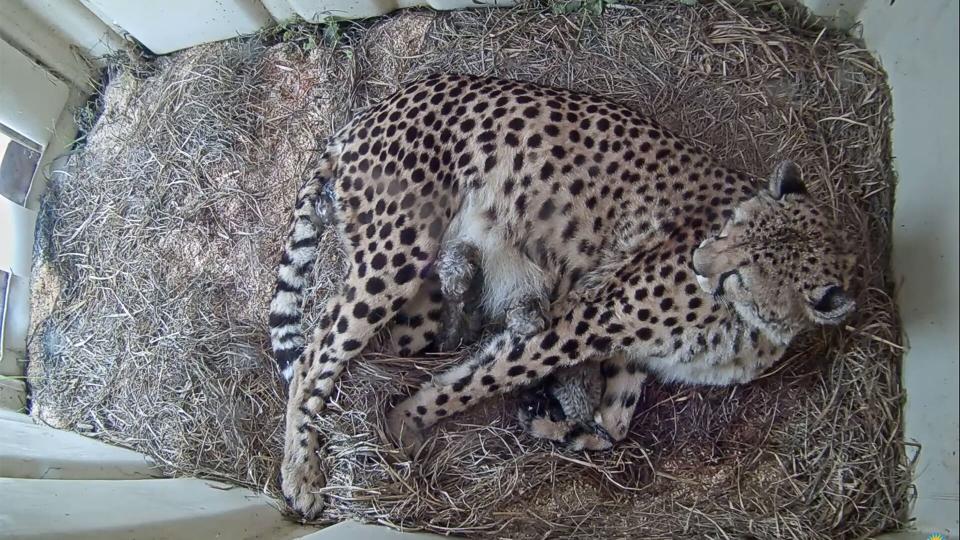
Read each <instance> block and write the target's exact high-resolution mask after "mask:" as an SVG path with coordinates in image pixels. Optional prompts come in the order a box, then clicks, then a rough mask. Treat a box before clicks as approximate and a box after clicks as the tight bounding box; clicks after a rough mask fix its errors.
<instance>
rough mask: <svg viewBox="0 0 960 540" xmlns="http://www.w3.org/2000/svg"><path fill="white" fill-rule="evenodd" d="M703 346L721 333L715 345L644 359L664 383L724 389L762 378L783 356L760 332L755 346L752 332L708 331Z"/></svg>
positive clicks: (743, 330)
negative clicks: (700, 385)
mask: <svg viewBox="0 0 960 540" xmlns="http://www.w3.org/2000/svg"><path fill="white" fill-rule="evenodd" d="M705 332H706V333H705V334H704V335H703V337H704V340H703V341H702V343H707V342H711V341H712V339H713V338H714V337H715V336H716V333H720V335H721V336H722V338H721V339H720V340H719V343H717V344H716V345H709V346H696V345H692V346H690V347H685V348H681V349H680V350H678V351H675V352H671V353H668V354H664V355H655V356H646V357H641V360H642V361H643V363H644V364H645V365H646V367H647V369H648V370H649V371H650V372H652V373H653V374H655V375H656V376H657V377H658V378H659V379H661V380H662V381H664V382H681V383H686V384H704V385H711V386H725V385H730V384H743V383H747V382H750V381H752V380H754V379H756V378H757V377H759V376H760V375H762V374H763V373H764V372H765V371H766V370H767V368H769V367H770V366H771V365H773V364H774V363H775V362H776V361H777V360H778V359H779V358H780V356H781V355H782V354H783V349H782V348H781V347H778V346H776V345H775V344H774V343H773V342H772V341H770V340H769V339H768V338H767V337H765V336H763V335H762V334H760V333H757V340H756V342H755V344H754V342H752V340H751V339H750V337H749V335H750V333H751V332H750V329H749V328H745V327H741V328H737V327H736V326H734V328H733V329H730V330H726V331H724V330H721V329H714V332H709V331H708V330H705Z"/></svg>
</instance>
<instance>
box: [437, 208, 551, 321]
mask: <svg viewBox="0 0 960 540" xmlns="http://www.w3.org/2000/svg"><path fill="white" fill-rule="evenodd" d="M494 197H495V195H492V194H490V192H488V191H475V192H473V193H471V194H469V195H467V197H466V198H465V200H464V203H463V206H462V207H461V208H460V211H459V212H458V213H457V215H456V216H455V217H454V219H453V221H452V222H451V223H450V226H449V228H448V229H447V232H446V234H445V235H444V239H443V242H444V244H447V243H449V242H455V241H461V242H469V243H471V244H473V245H475V246H477V248H478V249H479V250H480V258H481V261H480V268H481V271H482V272H483V293H482V296H481V306H482V309H483V311H484V315H485V316H486V317H487V318H489V319H492V320H501V319H502V318H503V315H504V312H505V311H506V310H507V308H508V307H509V306H510V305H511V304H513V303H515V302H517V301H519V300H521V299H523V298H525V297H528V296H532V295H540V294H543V291H545V290H549V288H548V284H549V283H550V274H549V273H548V272H547V271H546V270H544V269H543V268H541V267H540V266H539V265H537V264H536V263H534V262H533V261H532V260H530V258H529V257H527V256H526V255H524V254H523V252H522V251H521V250H520V249H518V248H517V247H516V246H515V244H514V243H513V242H511V241H510V239H509V235H508V234H507V228H506V225H505V224H503V223H495V222H494V223H492V222H491V220H490V219H489V218H487V217H485V216H484V215H483V209H485V208H490V207H491V206H493V205H495V204H496V202H495V201H494V200H493V199H494Z"/></svg>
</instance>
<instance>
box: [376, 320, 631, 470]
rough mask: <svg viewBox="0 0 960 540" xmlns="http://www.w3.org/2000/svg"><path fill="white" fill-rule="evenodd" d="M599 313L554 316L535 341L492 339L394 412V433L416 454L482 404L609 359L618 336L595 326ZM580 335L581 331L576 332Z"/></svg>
mask: <svg viewBox="0 0 960 540" xmlns="http://www.w3.org/2000/svg"><path fill="white" fill-rule="evenodd" d="M587 310H589V313H593V314H595V313H596V311H597V309H596V307H595V306H591V305H590V304H587V303H580V304H577V305H574V306H570V305H565V306H561V307H560V308H558V309H555V310H554V314H555V316H554V317H553V319H552V321H551V324H550V327H549V328H547V329H545V330H543V331H541V332H539V333H537V334H535V335H533V336H530V337H523V336H520V335H518V334H516V333H514V332H511V331H510V330H509V329H508V330H506V331H504V332H502V333H501V334H499V335H498V336H497V337H495V338H493V339H491V340H490V341H489V342H488V343H487V344H486V345H485V346H484V347H483V348H481V349H480V350H479V351H477V352H476V353H474V354H473V355H472V356H471V357H470V358H469V359H468V360H467V361H466V362H464V363H463V364H461V365H459V366H457V367H456V368H453V369H452V370H450V371H447V372H446V373H443V374H442V375H439V376H437V377H435V378H434V379H433V380H432V381H431V382H429V383H427V384H425V385H423V386H422V387H421V388H420V390H418V391H417V392H416V393H415V394H414V395H413V396H411V397H409V398H407V399H406V400H404V401H403V402H402V403H400V404H399V405H398V406H397V407H396V408H394V409H393V410H392V411H391V412H390V414H389V417H388V423H389V426H388V427H389V430H390V432H391V433H392V434H393V436H394V437H395V438H396V439H397V441H398V442H399V443H400V444H401V446H402V447H403V448H404V450H406V451H408V452H412V451H414V450H416V448H417V447H418V446H419V444H420V442H421V433H422V431H423V430H425V429H427V428H429V427H431V426H432V425H434V424H435V423H436V422H437V421H438V420H441V419H443V418H446V417H448V416H451V415H454V414H456V413H458V412H460V411H463V410H465V409H467V408H468V407H471V406H472V405H473V404H474V403H476V402H478V401H480V400H481V399H484V398H487V397H492V396H496V395H499V394H503V393H505V392H508V391H511V390H514V389H517V388H520V387H524V386H529V385H531V384H533V383H535V382H537V381H538V380H540V379H542V378H543V377H545V376H546V375H548V374H550V373H552V372H553V371H555V370H556V369H558V368H560V367H564V366H572V365H576V364H579V363H582V362H585V361H588V360H590V359H592V358H595V357H597V356H606V355H607V354H609V352H610V351H611V349H612V347H613V346H614V345H615V339H618V337H619V336H616V335H608V334H606V333H605V332H604V329H603V328H602V327H599V326H597V325H596V323H595V322H593V321H591V319H592V318H593V316H592V315H591V316H589V317H588V316H585V312H587ZM574 329H576V331H574Z"/></svg>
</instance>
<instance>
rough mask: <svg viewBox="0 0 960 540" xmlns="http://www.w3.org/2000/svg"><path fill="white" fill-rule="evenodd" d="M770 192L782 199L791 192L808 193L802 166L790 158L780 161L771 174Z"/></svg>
mask: <svg viewBox="0 0 960 540" xmlns="http://www.w3.org/2000/svg"><path fill="white" fill-rule="evenodd" d="M770 193H772V194H773V196H774V197H776V198H778V199H782V198H783V196H784V195H789V194H790V193H796V194H799V195H803V194H806V193H807V187H806V186H805V185H803V174H802V173H801V172H800V167H797V164H796V163H794V162H792V161H789V160H787V161H781V162H780V163H778V164H777V167H776V168H775V169H773V174H772V175H770Z"/></svg>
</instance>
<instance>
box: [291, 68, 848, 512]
mask: <svg viewBox="0 0 960 540" xmlns="http://www.w3.org/2000/svg"><path fill="white" fill-rule="evenodd" d="M325 155H326V156H329V165H328V166H327V167H326V168H323V167H320V168H318V169H317V170H312V171H311V172H310V173H309V174H308V175H307V178H308V179H309V181H308V182H307V184H308V185H307V186H306V187H305V188H304V189H305V190H307V191H305V192H302V193H304V194H305V195H304V197H303V198H302V199H301V203H302V202H303V200H308V199H309V197H310V196H311V195H310V194H311V193H313V191H311V190H316V189H318V186H319V185H321V182H328V183H329V186H330V188H331V193H332V196H331V201H332V203H331V204H332V205H333V208H334V211H333V216H334V217H335V222H336V224H337V225H336V226H337V227H338V231H339V234H340V236H341V237H342V240H343V242H344V246H345V249H346V251H347V253H348V258H349V262H350V268H349V271H348V274H347V276H346V278H345V281H344V284H343V287H342V290H340V291H339V293H338V294H336V295H334V296H333V297H332V298H331V299H330V300H329V301H328V303H327V304H326V306H325V308H324V313H323V316H322V318H321V322H320V324H319V326H318V328H317V329H316V330H315V332H314V334H313V336H312V339H311V340H310V342H309V344H307V345H306V347H305V348H304V350H303V352H302V354H301V355H300V356H299V357H298V359H297V360H296V361H295V362H294V363H293V364H292V365H291V366H292V369H291V370H289V373H290V375H291V376H292V378H291V380H290V387H289V391H290V396H289V401H288V408H287V416H286V421H287V425H286V439H285V449H284V462H283V466H282V471H281V472H282V475H283V491H284V494H285V495H286V496H287V498H288V500H289V502H290V504H291V505H292V507H293V508H294V509H295V510H296V511H298V512H300V513H301V514H303V515H305V516H308V517H311V516H315V515H316V514H317V513H318V512H319V511H320V510H321V509H322V505H323V501H322V495H321V494H320V489H321V488H322V487H323V481H324V480H323V471H322V468H321V465H320V461H319V459H318V456H319V454H318V452H320V451H321V449H322V447H323V444H324V443H323V440H322V439H323V434H322V433H318V432H316V431H315V430H314V428H313V427H311V424H310V419H311V418H312V417H313V416H314V415H315V414H317V413H319V412H320V410H321V409H322V408H323V405H324V401H325V400H326V399H327V398H328V397H329V396H330V394H331V392H332V390H333V387H334V382H335V381H336V379H337V377H338V376H339V374H340V373H341V371H342V370H343V368H344V366H345V364H346V362H348V361H349V360H350V359H352V358H353V357H355V356H357V355H358V354H360V353H361V352H362V351H363V350H364V349H365V348H366V347H367V345H368V343H369V342H370V340H371V338H373V337H374V336H375V335H376V334H377V333H378V332H380V330H381V329H383V328H385V327H387V326H391V327H392V328H391V332H390V333H391V334H395V333H400V334H404V335H405V336H406V338H407V344H406V346H403V349H404V350H405V351H410V350H412V346H413V345H412V344H413V342H414V341H416V345H417V346H425V345H426V344H429V343H432V342H434V341H436V339H437V336H438V332H439V331H440V328H441V326H442V324H441V319H442V318H443V313H444V307H443V306H442V305H441V300H442V294H441V290H442V288H443V283H442V282H443V280H444V278H443V277H442V276H438V274H437V267H438V259H442V258H443V255H442V254H443V253H446V252H447V250H448V248H449V249H450V250H453V246H456V245H469V246H473V247H475V248H476V253H474V254H472V255H470V256H468V257H466V258H465V259H463V260H471V259H475V260H477V261H479V262H478V263H477V264H478V268H479V272H477V273H472V274H471V273H470V272H459V271H458V272H450V273H449V274H448V275H450V276H461V277H462V276H468V275H469V276H471V280H472V279H474V277H475V276H480V277H479V278H476V279H477V280H478V285H477V286H478V287H479V289H480V293H479V299H477V300H476V305H477V308H476V309H477V310H479V312H481V313H482V314H483V316H484V317H485V318H489V319H498V320H502V321H505V322H506V323H507V324H506V325H505V328H504V329H503V330H502V332H500V333H499V334H496V335H494V336H493V337H492V338H491V339H489V340H488V341H487V342H486V343H485V344H484V345H483V346H482V347H480V348H479V349H478V350H477V351H476V352H475V353H474V354H472V355H471V356H470V357H469V358H467V360H466V361H465V362H464V363H463V364H461V365H459V366H457V367H455V368H453V369H451V370H449V371H447V372H446V373H440V374H437V375H436V376H434V377H433V378H432V379H431V380H430V381H429V382H427V383H425V384H424V385H423V386H422V387H421V388H420V389H419V390H418V391H417V392H416V393H414V394H413V395H411V396H410V397H408V398H407V399H405V400H404V401H402V402H401V403H400V404H399V405H397V406H396V407H395V408H394V409H393V410H391V411H390V413H389V415H388V428H389V431H390V433H392V434H393V436H394V437H395V438H396V439H397V440H398V441H399V443H400V444H401V446H402V447H403V448H405V449H407V450H412V449H415V448H416V447H417V444H418V442H419V441H420V439H421V437H422V434H423V433H424V431H425V430H426V429H427V428H429V427H430V426H432V425H433V424H435V423H436V422H437V421H439V420H442V419H444V418H448V417H450V416H452V415H454V414H456V413H458V412H460V411H462V410H464V409H466V408H468V407H470V406H472V405H473V404H474V403H477V402H478V401H480V400H482V399H485V398H488V397H493V396H496V395H499V394H502V393H504V392H507V391H511V390H514V389H520V388H527V387H530V386H531V385H533V384H535V383H536V382H537V381H539V380H541V379H543V378H544V377H547V376H549V375H550V374H551V373H553V372H555V371H556V370H558V369H561V368H565V367H571V366H577V365H582V364H585V363H596V364H597V365H602V366H603V372H604V377H605V379H606V381H605V385H604V386H605V388H604V392H603V397H602V399H601V403H600V405H599V407H598V408H597V410H596V411H595V414H594V419H593V421H591V422H577V423H576V425H575V426H573V427H571V428H570V429H571V430H576V432H574V433H572V434H571V433H564V434H563V435H562V437H563V438H564V439H565V440H576V441H579V442H578V443H577V444H578V445H580V446H581V447H583V448H604V447H607V446H609V445H610V444H612V442H613V441H615V440H619V439H621V438H623V436H625V434H626V432H627V430H628V427H629V422H630V418H631V416H632V413H633V410H634V408H635V407H636V404H637V402H638V401H639V397H640V387H641V384H642V382H643V379H644V378H645V377H646V373H647V372H650V373H651V374H654V375H657V376H659V377H661V378H664V379H668V380H677V381H683V382H689V383H707V384H731V383H738V382H746V381H749V380H751V379H753V378H755V377H756V376H757V375H759V374H760V373H762V372H763V371H764V370H765V369H766V368H767V367H769V366H770V365H772V364H773V363H774V362H776V361H777V360H778V359H779V358H780V356H781V355H782V353H783V350H784V348H785V347H786V346H787V344H788V343H789V342H790V340H791V339H792V338H793V337H794V335H796V334H797V333H798V332H800V331H802V330H803V329H805V328H807V327H809V326H811V325H812V324H814V323H835V322H838V321H839V320H840V319H842V317H843V316H844V315H846V314H847V313H848V312H849V311H850V309H852V306H853V303H852V300H851V299H850V297H849V295H848V293H847V292H846V291H847V290H849V289H848V286H849V276H850V273H851V272H850V271H851V266H852V259H851V258H850V257H849V256H848V255H847V250H846V249H845V248H844V247H843V242H842V240H841V239H840V237H839V235H838V234H837V232H836V230H835V228H834V227H833V226H832V224H831V223H830V222H829V220H827V219H826V216H825V215H824V214H822V213H821V212H819V211H818V210H817V209H816V204H815V202H814V201H813V200H812V198H811V197H810V196H809V195H808V194H807V193H806V192H805V190H804V189H803V184H802V181H801V179H800V175H799V170H798V169H797V168H796V167H795V166H793V165H792V164H783V165H781V166H779V167H778V168H777V169H776V171H775V173H774V174H773V175H772V177H771V180H770V182H769V184H768V186H767V188H759V187H758V186H756V185H755V184H754V183H753V182H752V181H751V180H750V179H749V178H748V177H747V175H745V174H744V173H742V172H739V171H735V170H732V169H729V168H726V167H723V166H721V165H720V164H718V163H717V162H716V161H715V160H713V159H711V158H710V157H709V156H708V155H706V154H705V153H704V152H703V151H702V150H700V149H699V148H698V147H697V146H696V145H694V144H691V143H690V142H688V141H685V140H683V139H680V138H678V137H675V136H674V135H673V134H672V133H670V132H669V131H668V130H666V129H664V128H663V127H661V126H659V125H658V124H657V123H656V122H655V121H653V120H651V119H650V118H647V117H645V116H644V115H642V114H639V113H637V112H636V111H633V110H631V109H629V108H627V107H624V106H622V105H619V104H617V103H614V102H612V101H609V100H606V99H603V98H600V97H597V96H592V95H585V94H578V93H574V92H571V91H567V90H561V89H554V88H545V87H540V86H536V85H533V84H529V83H524V82H519V81H507V80H499V79H492V78H481V77H473V76H465V75H433V76H431V77H428V78H426V79H423V80H420V81H417V82H414V83H411V84H409V85H407V86H404V87H403V88H401V89H400V90H398V91H397V92H396V93H395V94H393V95H392V96H390V97H388V98H387V99H385V100H384V101H382V102H381V103H379V104H378V105H376V106H374V107H371V108H369V109H366V110H365V111H363V112H361V113H359V114H358V115H357V116H356V117H354V119H353V120H352V121H351V122H350V123H349V124H348V125H346V126H345V127H344V128H343V129H341V130H340V131H339V132H338V133H337V134H336V135H334V136H333V137H332V139H331V142H330V145H329V146H328V148H327V151H326V154H325ZM318 171H319V172H318ZM301 203H298V210H297V211H296V212H299V211H300V209H301ZM308 207H310V205H309V204H307V205H304V206H303V208H308ZM296 212H295V213H296ZM296 219H298V220H301V221H303V220H302V219H301V218H299V217H297V218H296ZM297 223H298V222H297V221H295V223H294V228H293V235H292V236H291V238H292V239H293V243H290V242H288V245H287V247H288V250H290V249H293V248H294V247H295V244H296V242H297V238H301V237H305V236H303V235H308V234H307V233H308V232H309V231H306V230H305V229H304V231H302V232H300V233H298V232H297V226H298V225H297ZM304 223H305V222H304ZM298 235H299V236H298ZM308 236H309V235H308ZM467 251H468V252H470V253H472V252H473V248H470V249H469V250H467ZM306 254H307V253H306V252H304V253H303V255H304V258H306ZM287 258H288V259H290V261H297V260H300V259H298V258H297V257H294V256H293V255H290V256H288V257H287ZM441 266H442V265H441ZM287 267H289V264H287V263H283V264H282V265H281V271H280V273H281V279H286V278H285V277H284V276H285V274H284V272H285V270H284V268H287ZM297 268H299V267H297ZM287 274H289V272H287ZM298 275H300V274H298ZM451 279H453V278H451ZM447 285H450V284H449V283H448V284H447ZM285 287H286V285H285ZM278 289H279V287H278ZM300 290H301V291H302V288H301V289H300ZM424 291H427V292H426V293H425V292H424ZM301 296H302V292H301ZM290 298H291V301H292V300H297V301H299V300H300V299H301V297H295V296H291V297H290ZM455 300H457V301H458V302H459V301H460V300H462V298H457V299H455ZM462 305H466V302H463V303H462ZM277 311H278V312H282V313H286V312H284V311H281V310H280V309H279V308H278V310H277ZM450 311H452V312H456V309H451V310H450ZM284 322H286V321H284ZM414 323H416V324H414ZM291 324H292V322H291ZM274 328H275V329H276V328H278V327H274ZM397 330H401V331H399V332H397ZM284 332H285V331H284ZM284 332H281V331H279V330H277V332H276V333H277V335H278V336H279V339H281V340H282V339H284V338H283V336H286V335H290V334H288V333H284ZM276 343H277V341H276V340H275V344H276ZM284 343H287V342H286V341H285V342H284ZM289 343H291V344H292V346H291V348H287V349H281V350H290V351H296V350H297V349H296V346H297V344H296V343H295V342H294V341H289ZM398 345H399V343H398ZM275 346H276V345H275ZM292 355H293V352H291V353H290V354H289V355H288V356H287V357H286V358H287V359H289V358H290V357H291V356H292Z"/></svg>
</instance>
